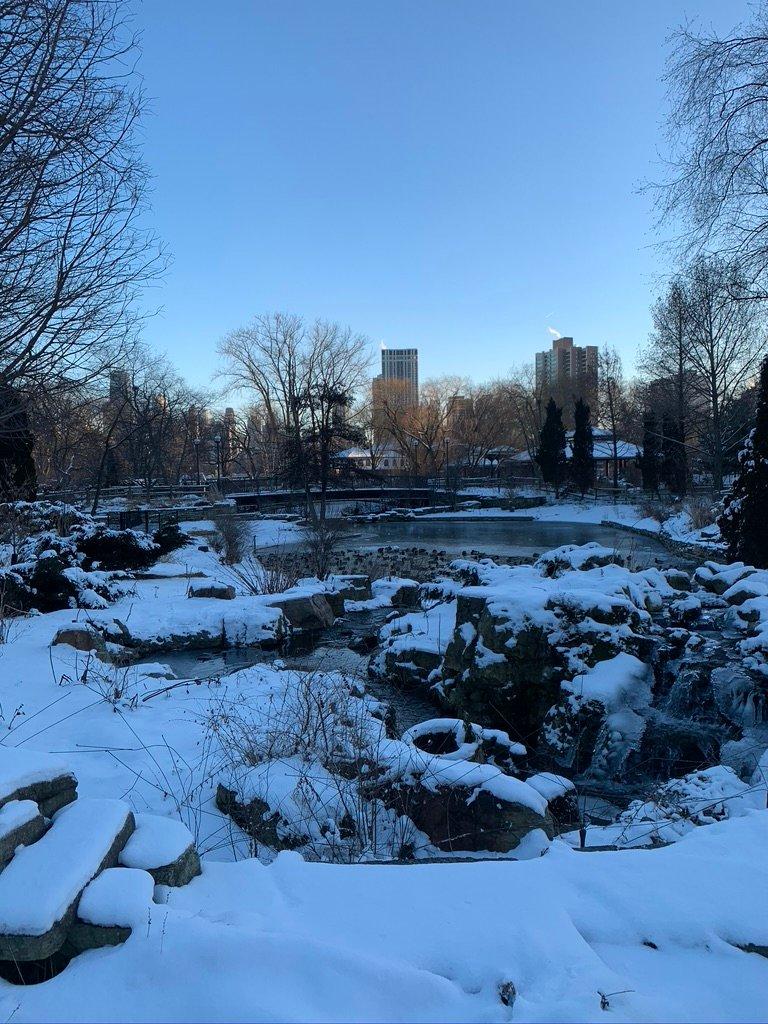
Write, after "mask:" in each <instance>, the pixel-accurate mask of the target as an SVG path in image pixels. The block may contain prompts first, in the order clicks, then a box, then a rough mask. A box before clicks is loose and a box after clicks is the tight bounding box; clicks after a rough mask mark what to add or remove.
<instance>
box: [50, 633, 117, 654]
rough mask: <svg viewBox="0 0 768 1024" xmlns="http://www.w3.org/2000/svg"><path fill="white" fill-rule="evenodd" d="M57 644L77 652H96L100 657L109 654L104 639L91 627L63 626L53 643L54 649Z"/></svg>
mask: <svg viewBox="0 0 768 1024" xmlns="http://www.w3.org/2000/svg"><path fill="white" fill-rule="evenodd" d="M57 644H66V645H67V646H68V647H74V649H75V650H76V651H84V652H87V651H95V652H96V653H97V654H98V655H100V656H101V655H106V653H107V644H106V641H105V640H104V637H103V636H102V635H101V633H99V632H97V631H96V630H95V629H91V628H90V627H89V626H63V627H62V628H61V629H59V630H57V631H56V635H55V636H54V638H53V640H52V641H51V646H52V647H54V646H56V645H57Z"/></svg>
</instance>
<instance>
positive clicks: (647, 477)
mask: <svg viewBox="0 0 768 1024" xmlns="http://www.w3.org/2000/svg"><path fill="white" fill-rule="evenodd" d="M660 462H661V445H660V444H659V428H658V424H657V422H656V415H655V413H654V412H652V411H651V412H647V413H646V414H645V416H644V417H643V454H642V455H641V456H640V472H641V473H642V474H643V490H646V491H653V492H654V493H658V490H659V470H660Z"/></svg>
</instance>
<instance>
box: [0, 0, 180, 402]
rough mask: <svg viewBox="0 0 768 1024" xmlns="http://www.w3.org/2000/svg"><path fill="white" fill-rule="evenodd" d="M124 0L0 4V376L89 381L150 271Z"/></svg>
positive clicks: (0, 0) (131, 42)
mask: <svg viewBox="0 0 768 1024" xmlns="http://www.w3.org/2000/svg"><path fill="white" fill-rule="evenodd" d="M126 15H127V7H126V5H125V3H124V2H123V0H0V379H2V381H3V382H4V383H6V384H11V385H13V386H14V387H15V388H17V389H18V390H19V391H21V392H23V393H26V394H34V393H35V391H36V390H37V389H43V390H44V389H45V388H46V386H47V385H48V384H49V383H50V381H51V380H52V379H55V380H56V381H57V382H58V383H59V385H60V386H64V385H65V384H67V383H69V384H70V385H71V386H73V387H75V386H76V385H77V382H79V381H82V380H83V379H84V378H87V377H90V376H93V375H94V374H96V373H98V372H100V371H101V370H102V369H103V367H104V366H105V365H106V364H107V363H109V362H111V361H112V360H113V358H114V354H115V350H116V349H119V348H120V347H121V346H122V345H123V344H124V343H125V342H126V341H127V340H129V339H130V338H132V337H133V336H134V334H135V331H136V328H137V326H138V324H139V322H140V320H141V314H140V312H139V311H138V310H137V308H136V305H135V301H134V300H135V298H136V295H137V291H138V289H139V288H140V287H141V286H142V285H143V284H144V283H145V282H146V281H147V280H148V279H150V278H151V277H152V276H153V275H154V274H155V273H156V272H157V271H158V270H159V269H160V266H161V262H162V259H161V256H160V254H159V250H158V247H157V244H156V243H155V241H154V239H153V237H152V236H151V235H150V234H148V232H147V231H146V229H145V227H144V226H143V225H142V224H141V216H142V213H143V211H144V209H145V205H146V194H147V171H146V169H145V167H144V165H143V164H142V162H141V159H140V156H139V153H138V147H137V141H136V127H137V124H138V121H139V118H140V116H141V112H142V108H143V98H142V94H141V90H140V89H139V88H138V86H137V79H136V77H135V73H134V61H135V58H136V55H137V44H136V40H135V38H134V36H133V35H132V33H131V31H130V26H129V25H128V22H127V17H126Z"/></svg>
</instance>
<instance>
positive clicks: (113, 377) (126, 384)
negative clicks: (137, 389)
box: [109, 370, 131, 402]
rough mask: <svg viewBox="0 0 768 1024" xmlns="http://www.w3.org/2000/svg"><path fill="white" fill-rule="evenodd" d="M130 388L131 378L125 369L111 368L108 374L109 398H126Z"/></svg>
mask: <svg viewBox="0 0 768 1024" xmlns="http://www.w3.org/2000/svg"><path fill="white" fill-rule="evenodd" d="M130 390H131V378H130V376H129V374H128V371H127V370H111V371H110V374H109V400H110V402H121V401H125V399H126V398H128V396H129V394H130Z"/></svg>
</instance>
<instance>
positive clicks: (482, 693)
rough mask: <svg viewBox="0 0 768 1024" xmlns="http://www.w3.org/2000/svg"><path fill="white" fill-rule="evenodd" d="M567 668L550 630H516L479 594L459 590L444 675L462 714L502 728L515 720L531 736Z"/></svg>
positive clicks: (519, 729)
mask: <svg viewBox="0 0 768 1024" xmlns="http://www.w3.org/2000/svg"><path fill="white" fill-rule="evenodd" d="M563 669H564V662H563V658H562V655H561V654H560V652H559V651H558V649H557V648H556V647H555V646H554V645H553V644H551V643H550V639H549V633H548V631H547V630H546V629H544V628H542V627H540V626H537V625H526V626H524V627H523V628H522V629H518V628H517V627H516V626H515V625H514V624H512V623H510V622H509V620H508V619H507V618H506V617H505V616H504V615H503V614H497V613H496V612H495V611H494V609H493V608H492V607H491V606H490V605H489V603H488V602H487V601H486V599H485V598H484V597H483V596H482V595H481V594H478V593H477V592H475V593H471V594H462V593H459V596H458V600H457V607H456V629H455V631H454V633H453V636H452V638H451V641H450V643H449V644H448V647H447V649H446V651H445V659H444V663H443V668H442V675H443V677H444V679H445V680H446V683H447V685H446V686H445V699H446V702H447V705H448V707H449V708H451V709H452V710H454V711H455V712H456V713H458V714H459V715H460V716H461V717H462V718H463V717H467V718H469V719H470V720H471V721H473V722H479V723H480V724H482V725H498V726H502V727H503V726H505V725H507V724H508V723H510V722H512V723H514V726H515V729H516V730H517V732H518V733H519V734H520V735H525V736H530V735H532V734H533V733H534V732H535V731H536V730H537V729H538V727H539V726H540V725H541V722H542V720H543V719H544V716H545V715H546V713H547V711H548V710H549V708H550V707H552V705H553V703H554V702H555V700H556V699H557V695H558V693H559V689H560V678H561V677H562V673H563Z"/></svg>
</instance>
